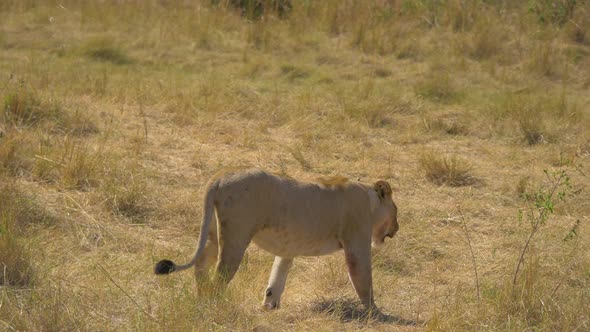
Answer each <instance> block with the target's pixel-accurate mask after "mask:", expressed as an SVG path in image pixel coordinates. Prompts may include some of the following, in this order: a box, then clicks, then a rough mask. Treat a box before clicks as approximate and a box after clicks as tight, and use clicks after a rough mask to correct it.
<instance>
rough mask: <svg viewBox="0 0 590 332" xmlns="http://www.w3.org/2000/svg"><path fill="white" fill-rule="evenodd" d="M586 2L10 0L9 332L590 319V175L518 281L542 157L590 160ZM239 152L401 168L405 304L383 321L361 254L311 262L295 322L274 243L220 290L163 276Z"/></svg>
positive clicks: (359, 172) (275, 165) (2, 114)
mask: <svg viewBox="0 0 590 332" xmlns="http://www.w3.org/2000/svg"><path fill="white" fill-rule="evenodd" d="M588 13H590V2H588V1H575V3H574V1H544V0H543V1H540V0H539V1H527V2H517V1H500V2H499V1H476V0H467V1H446V2H445V1H427V0H416V1H336V0H326V1H292V7H291V10H290V11H289V12H288V13H287V14H285V13H283V14H282V15H283V16H282V17H278V16H279V15H277V12H275V11H272V10H271V11H265V12H264V13H262V12H260V13H254V12H251V13H247V12H244V13H243V14H244V15H242V13H241V11H240V9H236V8H234V7H233V6H231V5H230V2H228V1H219V3H218V4H217V5H211V1H195V2H190V1H184V2H174V1H156V0H153V1H151V0H150V1H143V2H142V3H141V6H140V5H139V3H138V2H134V1H94V0H93V1H84V2H80V1H71V0H65V1H61V2H60V3H59V5H55V3H53V2H49V1H16V0H14V1H12V0H9V1H1V2H0V98H1V99H0V107H2V108H1V109H0V267H1V269H0V283H1V284H2V285H1V286H0V326H2V328H5V329H8V330H51V331H53V330H141V331H156V330H158V331H159V330H168V329H180V330H198V331H201V330H202V331H209V330H256V331H265V330H269V331H270V330H317V329H320V330H338V331H340V330H362V331H369V330H376V331H383V330H388V331H398V330H443V331H449V330H454V331H457V330H458V331H462V330H466V331H472V330H494V331H495V330H568V331H573V330H580V331H581V330H589V329H590V316H589V314H588V311H587V303H589V302H590V291H589V290H590V275H589V274H588V266H590V254H589V253H590V238H589V237H588V234H590V228H589V227H588V225H589V224H588V222H587V221H588V220H587V219H588V218H587V216H588V215H590V205H589V204H588V202H590V198H589V197H588V193H587V188H589V185H590V182H589V180H588V177H587V176H583V175H581V174H580V173H578V172H576V171H572V169H569V171H570V173H571V180H570V184H571V186H572V192H578V191H580V192H579V193H577V195H575V196H567V197H564V198H565V201H562V200H556V201H555V204H554V213H553V214H552V215H551V217H550V218H551V219H549V220H547V221H546V222H545V223H543V224H542V225H541V226H540V228H539V229H538V231H537V232H536V234H535V236H534V238H533V240H532V244H531V246H530V250H529V251H528V252H527V255H526V256H525V260H524V265H523V268H522V270H521V272H520V274H519V275H518V276H517V279H516V282H514V283H513V282H512V281H513V280H512V278H513V275H514V269H515V266H516V264H517V260H518V255H519V253H520V252H521V250H522V248H523V245H524V243H525V241H526V239H527V236H528V235H529V234H530V232H531V229H530V223H529V222H528V220H527V218H526V216H527V213H530V212H531V211H535V210H534V209H535V207H534V201H531V197H535V196H534V193H535V192H538V191H539V190H542V189H543V188H546V187H547V184H548V183H547V178H546V177H545V175H544V173H543V170H545V169H548V170H550V171H551V170H554V169H561V168H563V167H566V166H565V165H566V164H565V163H562V162H561V160H562V159H561V158H560V156H567V157H568V158H570V159H573V160H574V163H575V164H576V165H578V166H579V167H580V169H581V170H582V171H583V172H584V173H586V174H587V173H588V172H587V170H586V169H587V168H588V161H589V159H588V156H589V154H590V153H589V151H590V147H589V143H588V140H589V139H590V137H589V136H588V128H590V117H589V116H588V114H590V113H589V105H590V96H589V94H588V88H589V86H590V80H589V79H588V77H590V71H589V69H590V56H589V54H590V44H589V43H588V39H589V37H588V36H589V31H590V30H589V25H588V23H589V20H588V17H590V15H588ZM248 15H250V16H248ZM248 17H250V18H251V19H249V18H248ZM236 165H255V166H259V167H263V168H266V169H270V170H273V171H275V172H278V173H282V174H286V175H289V176H293V177H296V178H302V179H315V178H318V177H327V176H333V175H335V174H342V175H344V176H346V177H348V178H352V179H361V180H362V181H366V182H373V181H375V180H377V179H385V180H388V181H389V182H390V183H391V184H392V187H393V189H394V197H395V199H396V203H397V205H398V207H399V211H400V215H399V222H400V226H401V228H400V231H399V233H398V234H397V235H396V237H395V238H394V239H393V240H391V241H389V240H388V241H387V243H386V245H385V247H384V248H382V249H381V250H379V251H375V253H374V257H373V267H374V269H373V276H374V287H375V296H376V302H377V304H378V305H379V306H380V307H381V309H382V311H384V312H385V313H387V314H388V315H386V316H383V317H381V318H380V319H373V320H366V319H365V318H364V317H365V315H364V314H365V313H364V311H363V310H362V309H361V308H360V306H359V303H358V301H357V300H356V295H355V294H354V290H353V289H352V287H351V285H350V282H349V280H348V277H347V275H346V266H345V262H344V259H343V257H342V255H341V254H335V255H331V256H327V257H320V258H304V257H302V258H298V259H296V260H295V263H294V266H293V268H292V271H291V273H290V276H289V280H288V282H287V288H286V291H285V294H284V296H283V299H282V306H281V309H280V310H278V311H276V312H264V311H262V310H260V302H261V300H262V295H263V291H264V288H265V285H266V282H267V280H268V275H269V273H270V267H271V264H272V257H271V256H270V255H269V254H267V253H265V252H263V251H262V250H260V249H257V248H256V247H252V248H250V249H249V250H248V252H247V257H246V259H245V260H244V262H243V264H242V265H241V267H240V270H239V271H238V273H237V275H236V278H235V279H234V280H233V281H232V283H231V284H230V287H229V289H227V290H226V291H225V292H222V293H219V294H209V295H206V294H204V293H201V294H199V293H198V291H197V287H196V286H195V281H194V279H193V277H192V274H191V273H185V274H179V275H173V276H170V277H168V278H157V277H156V276H154V275H152V269H153V264H154V263H155V262H156V261H158V260H159V259H161V258H162V257H171V258H176V259H178V260H183V258H187V257H189V256H190V255H191V254H192V252H193V250H194V244H195V240H196V238H197V235H198V230H199V220H200V218H201V208H202V206H201V198H202V189H201V188H202V187H203V186H204V184H205V183H206V182H207V180H208V178H209V177H210V176H211V175H213V174H215V173H216V172H217V171H218V170H219V169H220V168H223V167H227V166H236ZM417 166H418V167H417ZM531 204H533V206H531ZM519 211H521V212H520V213H519ZM519 215H520V216H523V218H521V219H519ZM519 220H520V221H519ZM578 220H579V222H578ZM464 225H468V227H469V238H468V239H467V238H466V236H465V227H464ZM470 249H472V250H473V251H472V252H471V251H470ZM474 266H477V270H478V276H479V278H478V279H479V282H478V286H479V292H478V291H477V290H476V282H475V280H474V278H475V277H474V271H473V269H474ZM205 293H207V292H205ZM208 293H211V292H208Z"/></svg>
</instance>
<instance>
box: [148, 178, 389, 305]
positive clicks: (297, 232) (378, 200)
mask: <svg viewBox="0 0 590 332" xmlns="http://www.w3.org/2000/svg"><path fill="white" fill-rule="evenodd" d="M214 212H216V215H217V222H216V223H212V220H213V218H214V216H215V213H214ZM398 228H399V226H398V223H397V207H396V205H395V203H394V202H393V199H392V197H391V187H390V186H389V184H388V183H387V182H385V181H377V182H376V183H375V184H373V185H369V184H364V183H361V182H356V181H349V180H347V179H345V178H343V177H335V178H331V179H324V180H320V181H318V182H317V183H310V182H299V181H296V180H294V179H291V178H288V177H282V176H277V175H274V174H271V173H269V172H266V171H263V170H260V169H242V170H226V171H223V172H221V173H219V174H217V175H216V176H214V177H213V178H212V179H211V180H210V181H209V184H208V185H207V192H206V194H205V198H204V206H203V223H202V225H201V234H200V238H199V244H198V249H197V251H196V253H195V255H194V256H193V258H192V260H191V261H190V262H189V263H188V264H185V265H176V264H174V263H173V262H172V261H170V260H162V261H160V262H158V264H156V267H155V273H156V274H168V273H171V272H174V271H182V270H185V269H188V268H190V267H191V266H193V265H195V273H196V275H197V277H203V276H204V275H205V276H206V271H207V268H208V267H209V266H210V265H211V264H212V263H213V262H214V261H215V259H217V268H216V271H215V277H214V282H216V283H218V284H221V285H226V284H227V283H228V282H229V281H230V280H231V279H232V277H233V276H234V274H235V273H236V271H237V270H238V267H239V265H240V262H241V260H242V257H243V255H244V252H245V250H246V248H247V247H248V245H249V244H250V242H251V241H253V242H254V243H256V244H257V245H258V246H259V247H260V248H262V249H264V250H266V251H268V252H270V253H272V254H273V255H275V256H276V257H275V260H274V264H273V267H272V272H271V274H270V280H269V282H268V287H267V288H266V292H265V294H264V301H263V306H264V307H265V308H267V309H275V308H278V307H279V305H280V301H281V295H282V293H283V290H284V288H285V282H286V280H287V273H288V271H289V268H290V267H291V264H292V262H293V258H295V257H297V256H320V255H326V254H330V253H333V252H335V251H337V250H340V249H344V255H345V257H346V264H347V266H348V275H349V277H350V280H351V281H352V284H353V286H354V289H355V291H356V293H357V294H358V296H359V298H360V299H361V301H362V303H363V305H364V306H365V307H366V308H367V309H369V311H374V312H378V310H377V308H376V306H375V303H374V301H373V286H372V276H371V244H372V245H373V246H379V245H381V244H383V242H384V241H385V237H390V238H391V237H393V236H394V235H395V233H396V232H397V230H398ZM218 251H219V253H218Z"/></svg>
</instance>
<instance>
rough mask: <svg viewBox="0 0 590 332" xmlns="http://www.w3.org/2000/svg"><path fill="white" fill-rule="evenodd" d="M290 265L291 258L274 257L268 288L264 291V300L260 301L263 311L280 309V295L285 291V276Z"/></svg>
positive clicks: (291, 262)
mask: <svg viewBox="0 0 590 332" xmlns="http://www.w3.org/2000/svg"><path fill="white" fill-rule="evenodd" d="M292 264H293V259H292V258H283V257H279V256H276V257H275V261H274V263H273V264H272V271H271V272H270V278H269V280H268V287H266V290H265V291H264V300H263V301H262V306H263V307H264V308H265V309H268V310H272V309H278V308H279V307H280V305H281V295H283V291H284V290H285V283H286V282H287V274H289V268H290V267H291V265H292Z"/></svg>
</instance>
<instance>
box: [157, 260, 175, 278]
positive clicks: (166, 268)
mask: <svg viewBox="0 0 590 332" xmlns="http://www.w3.org/2000/svg"><path fill="white" fill-rule="evenodd" d="M174 270H176V264H174V262H173V261H171V260H169V259H163V260H161V261H159V262H158V264H156V267H155V268H154V273H155V274H169V273H172V272H174Z"/></svg>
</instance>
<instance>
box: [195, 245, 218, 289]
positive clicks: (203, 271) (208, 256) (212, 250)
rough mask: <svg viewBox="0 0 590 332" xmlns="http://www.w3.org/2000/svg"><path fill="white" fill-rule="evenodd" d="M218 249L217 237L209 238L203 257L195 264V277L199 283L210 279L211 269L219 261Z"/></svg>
mask: <svg viewBox="0 0 590 332" xmlns="http://www.w3.org/2000/svg"><path fill="white" fill-rule="evenodd" d="M217 248H218V244H217V236H215V237H211V236H209V240H207V245H206V246H205V251H204V252H203V255H202V256H201V257H199V259H198V260H197V262H196V263H195V277H196V278H197V281H201V280H204V279H205V278H208V271H209V268H210V267H211V265H213V263H215V262H216V261H217V251H218V250H217Z"/></svg>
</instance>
